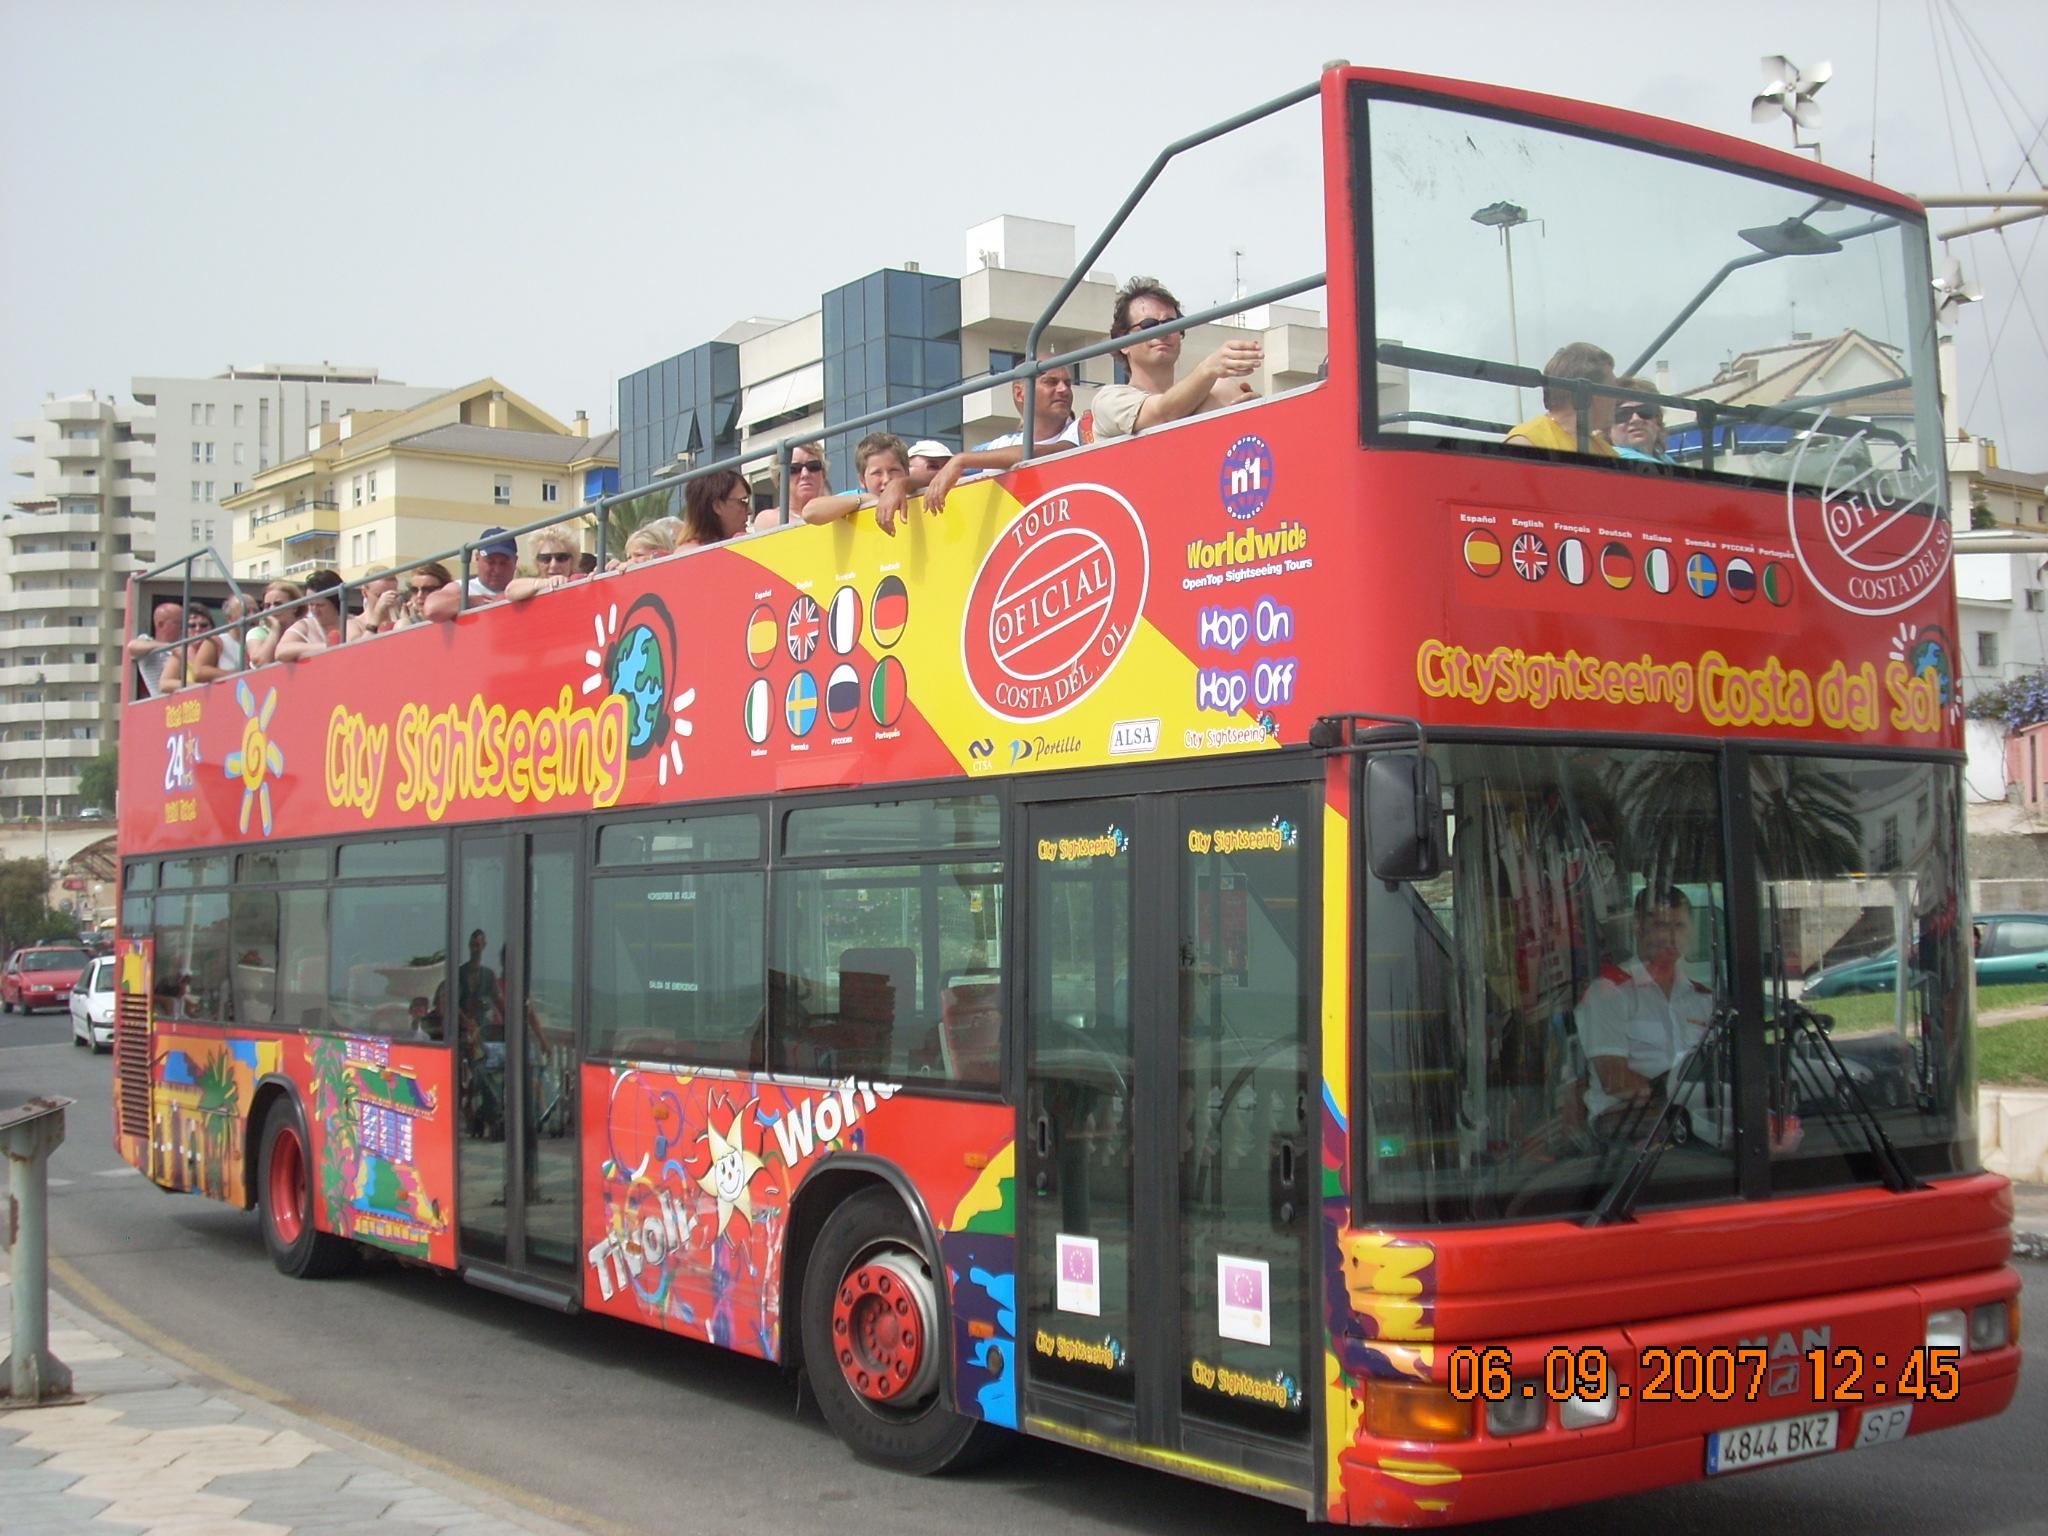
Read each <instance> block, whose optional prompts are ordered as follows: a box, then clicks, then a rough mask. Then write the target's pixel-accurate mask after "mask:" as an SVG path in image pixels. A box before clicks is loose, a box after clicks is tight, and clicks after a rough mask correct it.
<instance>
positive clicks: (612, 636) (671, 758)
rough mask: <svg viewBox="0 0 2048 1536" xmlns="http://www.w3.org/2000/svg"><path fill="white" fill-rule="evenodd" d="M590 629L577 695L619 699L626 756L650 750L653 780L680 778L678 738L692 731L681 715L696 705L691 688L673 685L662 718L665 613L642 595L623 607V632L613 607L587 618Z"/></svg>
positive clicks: (668, 656)
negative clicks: (624, 709)
mask: <svg viewBox="0 0 2048 1536" xmlns="http://www.w3.org/2000/svg"><path fill="white" fill-rule="evenodd" d="M591 625H592V629H593V636H592V638H593V639H594V641H595V642H596V643H595V644H593V645H592V646H591V647H590V649H588V650H586V651H585V652H584V653H583V661H584V664H585V665H586V666H588V667H589V668H590V669H591V670H590V671H589V672H588V673H587V674H586V675H585V676H584V679H583V692H584V693H585V694H586V695H587V694H592V693H596V692H598V691H599V690H600V689H606V690H609V691H610V692H612V693H616V694H618V695H619V696H620V697H622V698H623V699H625V701H626V703H627V705H628V707H629V710H630V714H629V715H628V724H627V740H626V750H627V754H628V755H629V756H631V757H644V756H645V755H647V754H648V753H649V752H652V753H653V754H654V756H655V777H656V779H657V781H658V782H659V783H661V784H662V785H664V786H666V785H667V783H668V781H669V778H670V777H671V775H673V776H675V777H678V778H680V777H681V776H682V772H683V738H684V737H685V736H688V735H690V734H691V732H692V731H693V729H694V727H693V725H692V724H691V721H690V720H689V718H688V716H687V715H686V714H685V713H684V711H686V710H688V709H689V708H690V707H691V706H692V705H694V704H695V703H696V702H697V690H696V689H695V688H683V687H678V688H677V689H676V692H675V694H674V696H673V697H672V698H669V699H668V701H667V702H668V710H669V715H670V718H669V719H667V720H666V721H664V720H663V718H662V713H661V710H662V703H663V698H664V696H665V695H666V694H667V692H668V685H669V682H670V680H671V679H670V678H669V675H668V674H669V672H670V671H671V670H672V669H673V667H674V653H675V626H674V624H673V623H672V622H671V621H670V619H669V617H668V610H667V609H666V608H665V607H663V606H662V605H661V603H660V602H659V600H658V599H655V598H651V597H643V598H641V599H640V600H639V601H638V602H636V603H635V604H633V606H632V607H631V608H629V609H627V611H626V623H625V625H624V626H623V632H621V625H620V623H619V606H618V604H617V603H613V604H612V605H610V607H609V608H608V609H607V610H606V611H605V612H604V613H601V614H598V615H596V616H595V617H593V618H592V620H591ZM664 640H665V641H666V644H664ZM677 681H680V680H677Z"/></svg>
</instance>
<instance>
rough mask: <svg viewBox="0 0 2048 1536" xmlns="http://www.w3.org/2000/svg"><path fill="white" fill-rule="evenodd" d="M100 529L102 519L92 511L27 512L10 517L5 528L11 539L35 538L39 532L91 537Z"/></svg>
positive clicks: (7, 535)
mask: <svg viewBox="0 0 2048 1536" xmlns="http://www.w3.org/2000/svg"><path fill="white" fill-rule="evenodd" d="M99 531H100V519H99V518H98V517H97V516H96V515H94V514H93V513H90V512H25V513H23V514H22V515H21V516H19V517H10V518H9V519H8V520H7V523H6V527H5V530H4V532H5V536H6V537H7V538H9V539H22V538H33V537H35V536H36V535H38V534H42V535H52V536H54V535H61V534H84V535H85V536H87V537H88V538H91V537H94V536H96V535H97V534H98V533H99Z"/></svg>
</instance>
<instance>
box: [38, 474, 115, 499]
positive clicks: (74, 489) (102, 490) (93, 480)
mask: <svg viewBox="0 0 2048 1536" xmlns="http://www.w3.org/2000/svg"><path fill="white" fill-rule="evenodd" d="M40 489H42V490H44V491H47V492H48V493H49V494H50V495H52V496H101V495H104V494H106V489H107V488H106V485H105V484H103V483H102V482H101V480H100V477H99V476H98V475H61V474H60V475H52V476H50V478H49V479H48V480H46V481H44V482H43V484H42V486H41V487H40Z"/></svg>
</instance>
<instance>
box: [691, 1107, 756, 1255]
mask: <svg viewBox="0 0 2048 1536" xmlns="http://www.w3.org/2000/svg"><path fill="white" fill-rule="evenodd" d="M748 1107H749V1108H751V1107H752V1106H751V1105H750V1106H748ZM746 1122H747V1111H746V1110H745V1109H736V1110H734V1111H733V1114H732V1123H731V1124H730V1125H728V1126H727V1127H726V1128H725V1134H724V1135H723V1136H721V1135H720V1134H719V1133H718V1127H717V1126H716V1125H715V1124H710V1123H707V1124H706V1125H705V1127H704V1145H705V1146H706V1147H707V1148H709V1149H710V1152H711V1166H710V1167H709V1168H707V1169H705V1170H704V1172H703V1173H702V1174H701V1175H700V1176H699V1177H698V1179H697V1183H698V1186H699V1187H700V1188H701V1189H703V1191H704V1192H705V1193H706V1194H708V1195H710V1196H711V1197H712V1198H713V1199H715V1200H717V1202H718V1228H717V1232H723V1231H724V1230H725V1224H726V1223H727V1222H728V1221H730V1220H731V1219H732V1213H733V1212H734V1211H738V1212H739V1213H740V1214H741V1215H742V1216H744V1217H746V1218H747V1225H748V1226H750V1227H751V1226H752V1225H753V1224H754V1196H753V1191H752V1190H751V1189H750V1188H749V1186H750V1185H751V1184H752V1183H753V1182H754V1175H755V1174H757V1173H759V1172H760V1171H761V1167H762V1163H761V1158H760V1155H759V1154H758V1153H755V1152H751V1151H749V1150H748V1149H747V1136H746ZM716 1235H717V1233H716V1232H715V1233H713V1236H716Z"/></svg>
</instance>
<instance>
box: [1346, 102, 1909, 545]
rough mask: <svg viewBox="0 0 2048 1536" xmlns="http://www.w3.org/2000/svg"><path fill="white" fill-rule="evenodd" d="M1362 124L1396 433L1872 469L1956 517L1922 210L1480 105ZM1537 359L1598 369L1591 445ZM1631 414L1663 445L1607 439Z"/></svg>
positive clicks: (1593, 375) (1784, 471)
mask: <svg viewBox="0 0 2048 1536" xmlns="http://www.w3.org/2000/svg"><path fill="white" fill-rule="evenodd" d="M1362 121H1369V133H1367V135H1366V140H1367V143H1366V145H1363V146H1361V147H1362V149H1363V151H1364V153H1363V156H1362V158H1364V159H1366V160H1367V162H1368V163H1369V164H1370V167H1371V194H1370V208H1369V210H1362V213H1364V214H1366V215H1368V216H1369V227H1370V231H1371V233H1370V239H1371V252H1372V299H1373V307H1372V308H1371V309H1370V310H1365V311H1363V312H1364V313H1365V314H1366V315H1367V316H1368V317H1369V319H1370V321H1371V323H1372V325H1373V326H1374V329H1375V331H1376V337H1375V340H1376V344H1377V355H1378V358H1379V363H1380V381H1379V402H1380V404H1379V413H1378V427H1379V431H1380V433H1381V434H1382V435H1383V438H1382V440H1383V441H1388V440H1390V439H1389V436H1388V435H1391V440H1392V441H1395V442H1400V441H1406V442H1414V441H1415V440H1416V439H1417V438H1421V439H1424V440H1426V441H1427V442H1428V443H1429V444H1430V445H1431V446H1449V445H1459V446H1479V445H1496V446H1504V445H1505V440H1506V439H1507V438H1508V437H1509V436H1510V435H1514V436H1516V437H1517V439H1518V441H1517V442H1516V444H1515V445H1514V447H1515V448H1518V449H1522V450H1524V451H1534V450H1541V449H1545V448H1549V449H1553V450H1559V451H1575V452H1581V453H1590V454H1592V455H1594V456H1596V457H1600V458H1602V459H1603V460H1606V461H1609V462H1618V461H1615V460H1614V457H1613V453H1614V450H1615V449H1619V450H1621V452H1622V459H1623V460H1625V461H1628V467H1632V468H1636V469H1646V468H1648V467H1650V466H1653V465H1661V466H1664V467H1668V468H1670V469H1673V470H1679V471H1689V472H1711V473H1718V474H1730V475H1739V476H1744V477H1752V478H1761V479H1764V480H1767V481H1771V482H1775V483H1778V484H1784V483H1786V482H1788V481H1790V482H1793V483H1797V484H1799V485H1802V486H1807V487H1814V488H1818V487H1823V486H1825V487H1829V488H1839V487H1840V486H1841V485H1842V484H1843V483H1844V481H1845V480H1846V479H1847V478H1849V477H1850V476H1851V475H1853V474H1855V473H1858V472H1862V471H1865V470H1868V471H1870V472H1871V473H1872V474H1874V475H1879V476H1882V475H1885V474H1887V473H1889V474H1892V475H1895V476H1897V477H1898V478H1897V479H1896V480H1893V481H1888V482H1887V483H1886V492H1887V494H1896V495H1898V496H1900V497H1901V498H1902V499H1907V500H1911V501H1912V502H1913V503H1914V504H1915V505H1916V506H1919V507H1922V508H1925V509H1926V510H1928V511H1930V512H1938V511H1939V509H1940V506H1941V502H1942V498H1943V491H1942V479H1943V477H1942V476H1941V474H1940V473H1939V472H1938V471H1939V467H1940V465H1941V463H1942V457H1941V420H1940V405H1939V385H1938V380H1937V368H1936V361H1935V337H1934V325H1933V311H1932V304H1931V297H1930V294H1931V290H1930V288H1929V282H1930V276H1929V267H1928V261H1927V244H1926V236H1925V232H1924V229H1923V228H1922V227H1921V225H1920V224H1918V223H1917V222H1914V221H1912V220H1910V219H1909V218H1907V217H1906V216H1905V215H1903V214H1902V213H1900V212H1898V211H1896V210H1893V209H1886V208H1877V207H1868V206H1857V205H1854V204H1852V203H1850V202H1848V201H1847V200H1845V199H1843V198H1842V197H1839V196H1836V195H1833V194H1831V193H1828V192H1826V191H1824V190H1820V189H1815V188H1806V187H1799V186H1794V185H1788V184H1786V183H1784V182H1782V181H1778V180H1773V179H1768V178H1766V177H1764V176H1763V175H1761V174H1757V173H1751V172H1745V171H1743V170H1740V169H1737V168H1733V167H1730V166H1728V165H1726V164H1711V165H1710V164H1704V163H1700V162H1697V161H1694V160H1689V159H1685V158H1681V157H1679V156H1678V155H1676V154H1674V153H1672V152H1669V151H1662V150H1658V149H1654V148H1651V147H1649V146H1643V145H1631V144H1625V143H1615V142H1611V141H1608V140H1605V139H1598V138H1592V137H1588V136H1584V135H1582V134H1579V133H1574V132H1570V131H1566V130H1564V129H1562V128H1558V127H1554V126H1548V125H1541V124H1537V123H1532V122H1528V121H1523V120H1510V119H1506V118H1499V117H1490V116H1482V115H1478V114H1476V113H1475V112H1473V111H1472V110H1470V109H1464V108H1452V107H1449V106H1439V105H1429V104H1423V103H1418V102H1415V101H1411V100H1388V99H1375V100H1372V101H1371V103H1370V106H1369V110H1368V111H1367V112H1365V113H1358V112H1356V111H1354V132H1356V131H1357V127H1356V125H1357V123H1359V122H1362ZM1365 222H1367V219H1366V218H1362V219H1361V223H1365ZM1588 358H1592V359H1593V361H1592V362H1591V363H1590V364H1589V362H1588ZM1553 363H1555V364H1557V366H1556V367H1555V369H1554V370H1553V369H1552V368H1551V365H1552V364H1553ZM1540 371H1549V372H1550V374H1551V377H1552V378H1553V379H1555V378H1559V377H1566V376H1568V377H1569V378H1571V379H1579V380H1584V381H1586V383H1587V385H1588V386H1589V389H1588V391H1587V392H1585V393H1583V394H1582V395H1581V398H1580V404H1579V408H1578V414H1579V415H1582V416H1584V417H1585V418H1586V420H1585V422H1584V426H1585V427H1586V433H1585V435H1584V437H1580V436H1579V435H1578V433H1577V432H1576V428H1577V427H1578V426H1579V425H1580V423H1579V422H1578V421H1576V420H1567V419H1564V418H1563V417H1562V416H1561V415H1560V412H1559V411H1558V410H1557V409H1553V408H1554V407H1561V408H1563V409H1564V410H1567V411H1568V410H1569V409H1570V407H1571V405H1572V400H1571V394H1572V392H1571V389H1570V386H1569V385H1564V386H1558V385H1555V384H1553V385H1552V386H1551V388H1550V389H1549V390H1548V392H1546V389H1545V388H1544V387H1543V381H1542V380H1541V379H1540V378H1538V376H1537V375H1538V373H1539V372H1540ZM1609 388H1611V389H1612V391H1613V392H1612V393H1604V394H1603V393H1599V392H1595V391H1596V390H1606V389H1609ZM1646 397H1647V398H1646ZM1630 405H1640V406H1643V407H1645V408H1646V417H1645V419H1646V421H1648V420H1649V419H1650V418H1654V422H1653V423H1652V424H1653V425H1654V428H1655V430H1654V431H1653V432H1650V433H1648V434H1647V436H1648V438H1649V440H1648V441H1645V440H1644V437H1643V436H1639V435H1637V434H1635V433H1626V434H1625V435H1616V434H1615V433H1614V431H1613V426H1612V418H1613V415H1614V408H1615V407H1616V406H1630ZM1545 417H1548V418H1549V419H1551V420H1553V421H1561V422H1562V425H1563V428H1564V432H1563V436H1562V437H1546V436H1545V434H1544V432H1543V431H1542V430H1541V428H1542V418H1545ZM1531 424H1533V429H1532V425H1531ZM1621 425H1622V426H1623V427H1624V428H1626V427H1627V425H1628V421H1627V418H1626V417H1625V418H1624V420H1623V421H1622V423H1621ZM1518 429H1520V430H1519V431H1518ZM1603 436H1604V437H1605V438H1606V439H1607V441H1600V440H1599V439H1601V438H1602V437H1603ZM1610 443H1611V444H1612V445H1613V446H1612V448H1610V446H1609V444H1610Z"/></svg>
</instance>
